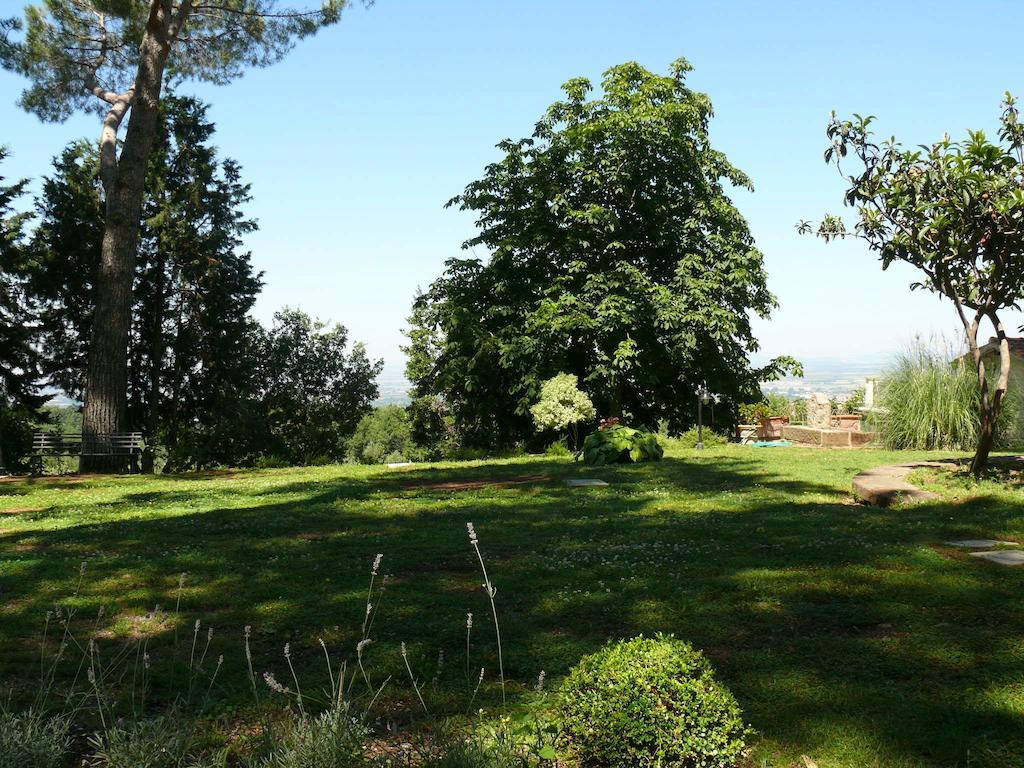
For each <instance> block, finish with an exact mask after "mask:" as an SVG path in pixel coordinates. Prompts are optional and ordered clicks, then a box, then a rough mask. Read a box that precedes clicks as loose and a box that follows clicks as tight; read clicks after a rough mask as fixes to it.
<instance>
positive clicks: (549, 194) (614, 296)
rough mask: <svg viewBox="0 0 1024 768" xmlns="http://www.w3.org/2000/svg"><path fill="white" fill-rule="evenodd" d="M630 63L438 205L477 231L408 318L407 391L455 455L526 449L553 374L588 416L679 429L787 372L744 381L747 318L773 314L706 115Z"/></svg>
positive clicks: (668, 82) (680, 91)
mask: <svg viewBox="0 0 1024 768" xmlns="http://www.w3.org/2000/svg"><path fill="white" fill-rule="evenodd" d="M689 71H690V66H689V64H688V63H687V62H686V61H685V60H682V59H680V60H679V61H676V62H675V63H674V64H673V65H672V68H671V73H670V74H669V75H668V76H660V75H657V74H654V73H651V72H649V71H647V70H646V69H644V68H643V67H641V66H640V65H639V64H636V63H627V64H622V65H620V66H616V67H612V68H611V69H609V70H608V71H607V72H606V73H605V75H604V79H603V82H602V92H601V93H600V94H598V95H596V96H593V97H592V95H591V91H592V85H591V83H590V82H589V81H588V80H586V79H582V78H580V79H575V80H571V81H569V82H568V83H566V84H565V86H563V90H564V92H565V99H564V100H562V101H558V102H556V103H555V104H553V105H552V106H551V107H550V108H549V109H548V110H547V112H546V113H545V114H544V115H543V116H542V117H541V119H540V121H539V122H538V123H537V126H536V130H535V131H534V133H533V135H532V136H531V137H529V138H525V139H520V140H517V141H513V140H506V141H503V142H501V143H500V144H499V145H498V146H499V148H500V149H501V151H502V153H503V156H502V158H501V159H500V160H498V161H497V162H495V163H493V164H491V165H489V166H488V167H487V168H486V170H485V173H484V176H483V178H481V179H480V180H479V181H476V182H473V183H471V184H470V185H469V186H467V187H466V189H465V191H464V192H463V193H462V194H461V195H459V196H458V197H456V198H454V199H453V200H452V201H451V203H450V204H453V205H457V206H459V207H460V208H462V209H463V210H468V211H472V212H474V213H475V214H476V216H477V227H478V234H477V235H476V236H475V237H473V238H471V239H470V240H468V241H467V242H466V243H465V247H466V248H467V249H471V250H472V249H476V248H482V249H485V250H487V251H488V252H489V253H490V256H489V258H487V259H483V258H479V257H476V256H475V255H474V256H473V257H470V258H463V259H452V260H450V261H449V262H448V265H447V269H446V271H445V273H444V275H443V276H442V277H441V278H440V279H438V280H437V281H436V282H435V283H434V284H433V285H431V286H430V288H429V290H427V291H426V292H425V293H423V294H422V295H421V296H419V297H418V298H417V300H416V302H415V306H414V313H413V327H412V329H411V331H410V344H409V348H408V350H407V351H408V352H409V355H410V367H409V372H408V374H409V377H410V379H411V380H412V382H413V384H414V389H415V392H414V393H415V394H416V395H418V396H428V395H432V394H433V395H440V396H442V397H443V398H444V400H445V401H446V402H447V403H448V404H449V405H450V406H451V407H452V409H453V412H454V413H455V415H456V418H457V420H458V422H459V425H460V427H461V428H462V430H463V432H464V433H465V434H466V436H467V439H468V440H469V441H470V442H477V443H481V442H507V441H509V440H512V439H521V438H524V437H525V436H527V435H529V434H530V432H531V431H532V430H531V424H530V417H529V407H530V405H532V404H533V402H535V400H536V398H537V395H538V392H539V387H540V384H541V382H542V381H544V380H545V379H547V378H549V377H551V376H553V375H554V374H556V373H558V372H559V371H566V372H569V373H573V374H575V375H577V376H579V377H580V379H581V380H582V382H583V384H584V386H585V388H586V389H587V390H588V391H589V393H590V395H591V397H592V399H593V401H594V404H595V405H596V406H597V408H598V411H599V412H600V413H601V414H602V415H606V416H608V415H612V416H614V415H620V414H622V413H623V412H625V413H628V414H629V415H631V416H632V418H634V419H635V420H637V421H639V422H642V423H644V424H648V425H654V423H655V422H657V421H658V420H659V419H666V420H668V421H669V423H670V424H671V425H672V426H673V427H675V428H681V427H684V426H686V425H687V424H689V423H691V422H692V420H693V418H694V416H695V414H694V409H695V393H696V391H697V388H698V386H699V385H700V384H701V383H702V382H706V383H707V385H708V386H709V387H710V388H711V389H712V390H713V391H715V392H718V393H720V394H722V395H724V396H725V397H726V398H728V399H729V400H730V401H732V402H734V403H735V402H742V401H745V400H748V399H752V398H756V397H758V396H759V387H758V385H759V382H760V381H762V380H764V379H767V378H771V377H774V376H777V375H778V374H780V373H781V372H782V371H783V370H785V369H787V368H791V367H793V366H795V361H793V360H791V359H790V358H778V359H776V360H773V361H771V362H770V363H769V364H768V365H767V366H765V367H763V368H756V367H754V366H752V365H751V362H750V355H751V353H753V352H755V351H756V350H757V348H758V344H757V340H756V338H755V337H754V335H753V333H752V330H751V317H752V316H754V315H758V316H761V317H766V316H767V315H768V314H769V312H770V311H771V310H772V309H773V308H774V307H775V305H776V301H775V298H774V297H773V295H772V294H771V292H770V291H769V290H768V288H767V285H766V282H767V276H766V274H765V271H764V264H763V257H762V254H761V252H760V251H758V250H757V248H756V247H755V245H754V241H753V238H752V236H751V234H750V230H749V228H748V226H747V223H746V221H745V220H744V218H743V216H742V215H740V213H739V211H737V209H736V208H735V206H734V205H733V204H732V202H731V200H730V198H729V194H728V193H729V190H730V189H731V188H734V187H739V188H747V189H749V188H750V187H751V183H750V180H749V179H748V178H747V176H746V175H745V174H743V173H742V172H741V171H739V170H738V169H737V168H735V167H734V166H733V165H732V164H731V163H729V161H728V159H727V158H726V157H725V155H723V154H722V153H721V152H719V151H717V150H716V149H714V147H712V145H711V142H710V140H709V137H708V121H709V119H710V118H711V115H712V109H711V102H710V100H709V99H708V97H707V96H706V95H705V94H702V93H699V92H696V91H693V90H691V89H690V88H689V87H688V86H687V84H686V73H687V72H689Z"/></svg>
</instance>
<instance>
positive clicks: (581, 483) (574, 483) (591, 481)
mask: <svg viewBox="0 0 1024 768" xmlns="http://www.w3.org/2000/svg"><path fill="white" fill-rule="evenodd" d="M565 484H566V485H567V486H569V487H570V488H601V487H604V486H606V485H608V483H606V482H605V481H604V480H598V479H596V478H589V477H580V478H573V479H570V480H566V481H565Z"/></svg>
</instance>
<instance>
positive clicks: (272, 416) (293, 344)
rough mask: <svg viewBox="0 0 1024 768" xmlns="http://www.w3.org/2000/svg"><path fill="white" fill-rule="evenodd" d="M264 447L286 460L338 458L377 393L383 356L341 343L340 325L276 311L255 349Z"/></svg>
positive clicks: (343, 339)
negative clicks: (373, 356) (376, 357)
mask: <svg viewBox="0 0 1024 768" xmlns="http://www.w3.org/2000/svg"><path fill="white" fill-rule="evenodd" d="M257 349H258V354H259V361H260V369H259V380H260V382H261V385H262V392H261V395H260V400H261V404H262V409H263V413H264V414H265V418H266V425H267V430H268V433H269V435H268V439H267V447H266V449H265V452H266V453H268V454H271V455H275V456H276V457H278V458H281V459H284V460H286V461H288V462H290V463H293V464H304V463H316V462H322V461H331V460H333V461H340V460H342V459H344V458H345V452H346V443H347V440H348V438H349V436H350V435H351V434H352V433H353V432H354V431H355V428H356V425H358V424H359V421H360V419H362V418H363V416H365V415H366V414H368V413H369V412H370V411H371V409H372V403H373V401H374V400H375V399H376V398H377V394H378V390H377V376H378V374H380V372H381V369H382V368H383V365H384V363H383V361H381V360H371V359H370V358H369V356H368V355H367V354H366V348H365V347H364V346H363V345H362V344H361V343H355V344H353V345H351V348H349V343H348V331H347V330H346V329H345V327H344V326H341V325H337V324H335V325H332V326H328V325H326V324H325V323H322V322H320V321H318V320H314V319H313V318H311V317H309V316H308V315H307V314H305V313H304V312H301V311H299V310H295V309H287V308H286V309H283V310H281V311H280V312H277V313H276V314H275V315H274V322H273V325H272V326H271V327H270V328H269V329H268V330H266V331H265V332H264V333H263V337H262V340H261V342H260V344H259V346H258V348H257Z"/></svg>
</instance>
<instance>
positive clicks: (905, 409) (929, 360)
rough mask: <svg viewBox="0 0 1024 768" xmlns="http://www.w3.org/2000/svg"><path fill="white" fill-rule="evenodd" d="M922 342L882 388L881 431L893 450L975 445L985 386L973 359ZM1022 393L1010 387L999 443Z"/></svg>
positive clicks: (903, 357)
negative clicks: (952, 358) (982, 390)
mask: <svg viewBox="0 0 1024 768" xmlns="http://www.w3.org/2000/svg"><path fill="white" fill-rule="evenodd" d="M951 357H952V353H951V351H950V350H949V349H942V348H939V347H936V346H934V345H931V346H929V345H926V344H925V343H923V342H918V343H916V344H914V345H913V346H912V347H911V348H910V349H908V350H907V351H906V352H904V353H903V354H901V355H900V356H899V357H898V358H897V360H896V364H895V365H894V366H893V368H892V369H891V370H890V371H889V372H888V373H887V374H886V376H885V379H884V381H883V385H882V388H881V392H880V398H879V400H880V403H879V404H880V406H881V411H880V414H879V416H878V432H879V435H880V437H881V440H882V443H883V444H884V445H885V447H886V448H890V449H894V450H909V449H916V450H928V451H934V450H957V451H967V450H973V449H974V447H975V445H976V444H977V441H978V434H979V430H980V429H981V421H980V416H979V409H980V403H981V392H980V389H979V387H978V378H977V374H976V373H975V370H974V364H973V362H970V363H968V362H965V361H963V360H955V361H953V362H950V358H951ZM1019 413H1020V396H1019V393H1017V392H1015V391H1014V390H1012V389H1011V390H1010V393H1009V395H1008V397H1007V399H1006V400H1005V401H1004V405H1003V408H1002V409H1001V412H1000V414H999V420H998V423H997V425H996V445H997V446H998V445H1000V444H1001V443H1002V442H1003V441H1004V438H1006V437H1007V436H1008V435H1009V433H1010V432H1011V431H1012V427H1013V426H1014V422H1015V420H1016V419H1017V417H1018V414H1019Z"/></svg>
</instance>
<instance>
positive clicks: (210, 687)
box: [206, 653, 224, 699]
mask: <svg viewBox="0 0 1024 768" xmlns="http://www.w3.org/2000/svg"><path fill="white" fill-rule="evenodd" d="M222 666H224V654H223V653H222V654H221V655H220V656H218V657H217V667H216V668H215V669H214V670H213V676H212V677H211V678H210V684H209V685H208V686H207V688H206V698H207V699H209V698H210V691H212V690H213V684H214V683H215V682H216V681H217V674H218V673H219V672H220V668H221V667H222Z"/></svg>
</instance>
